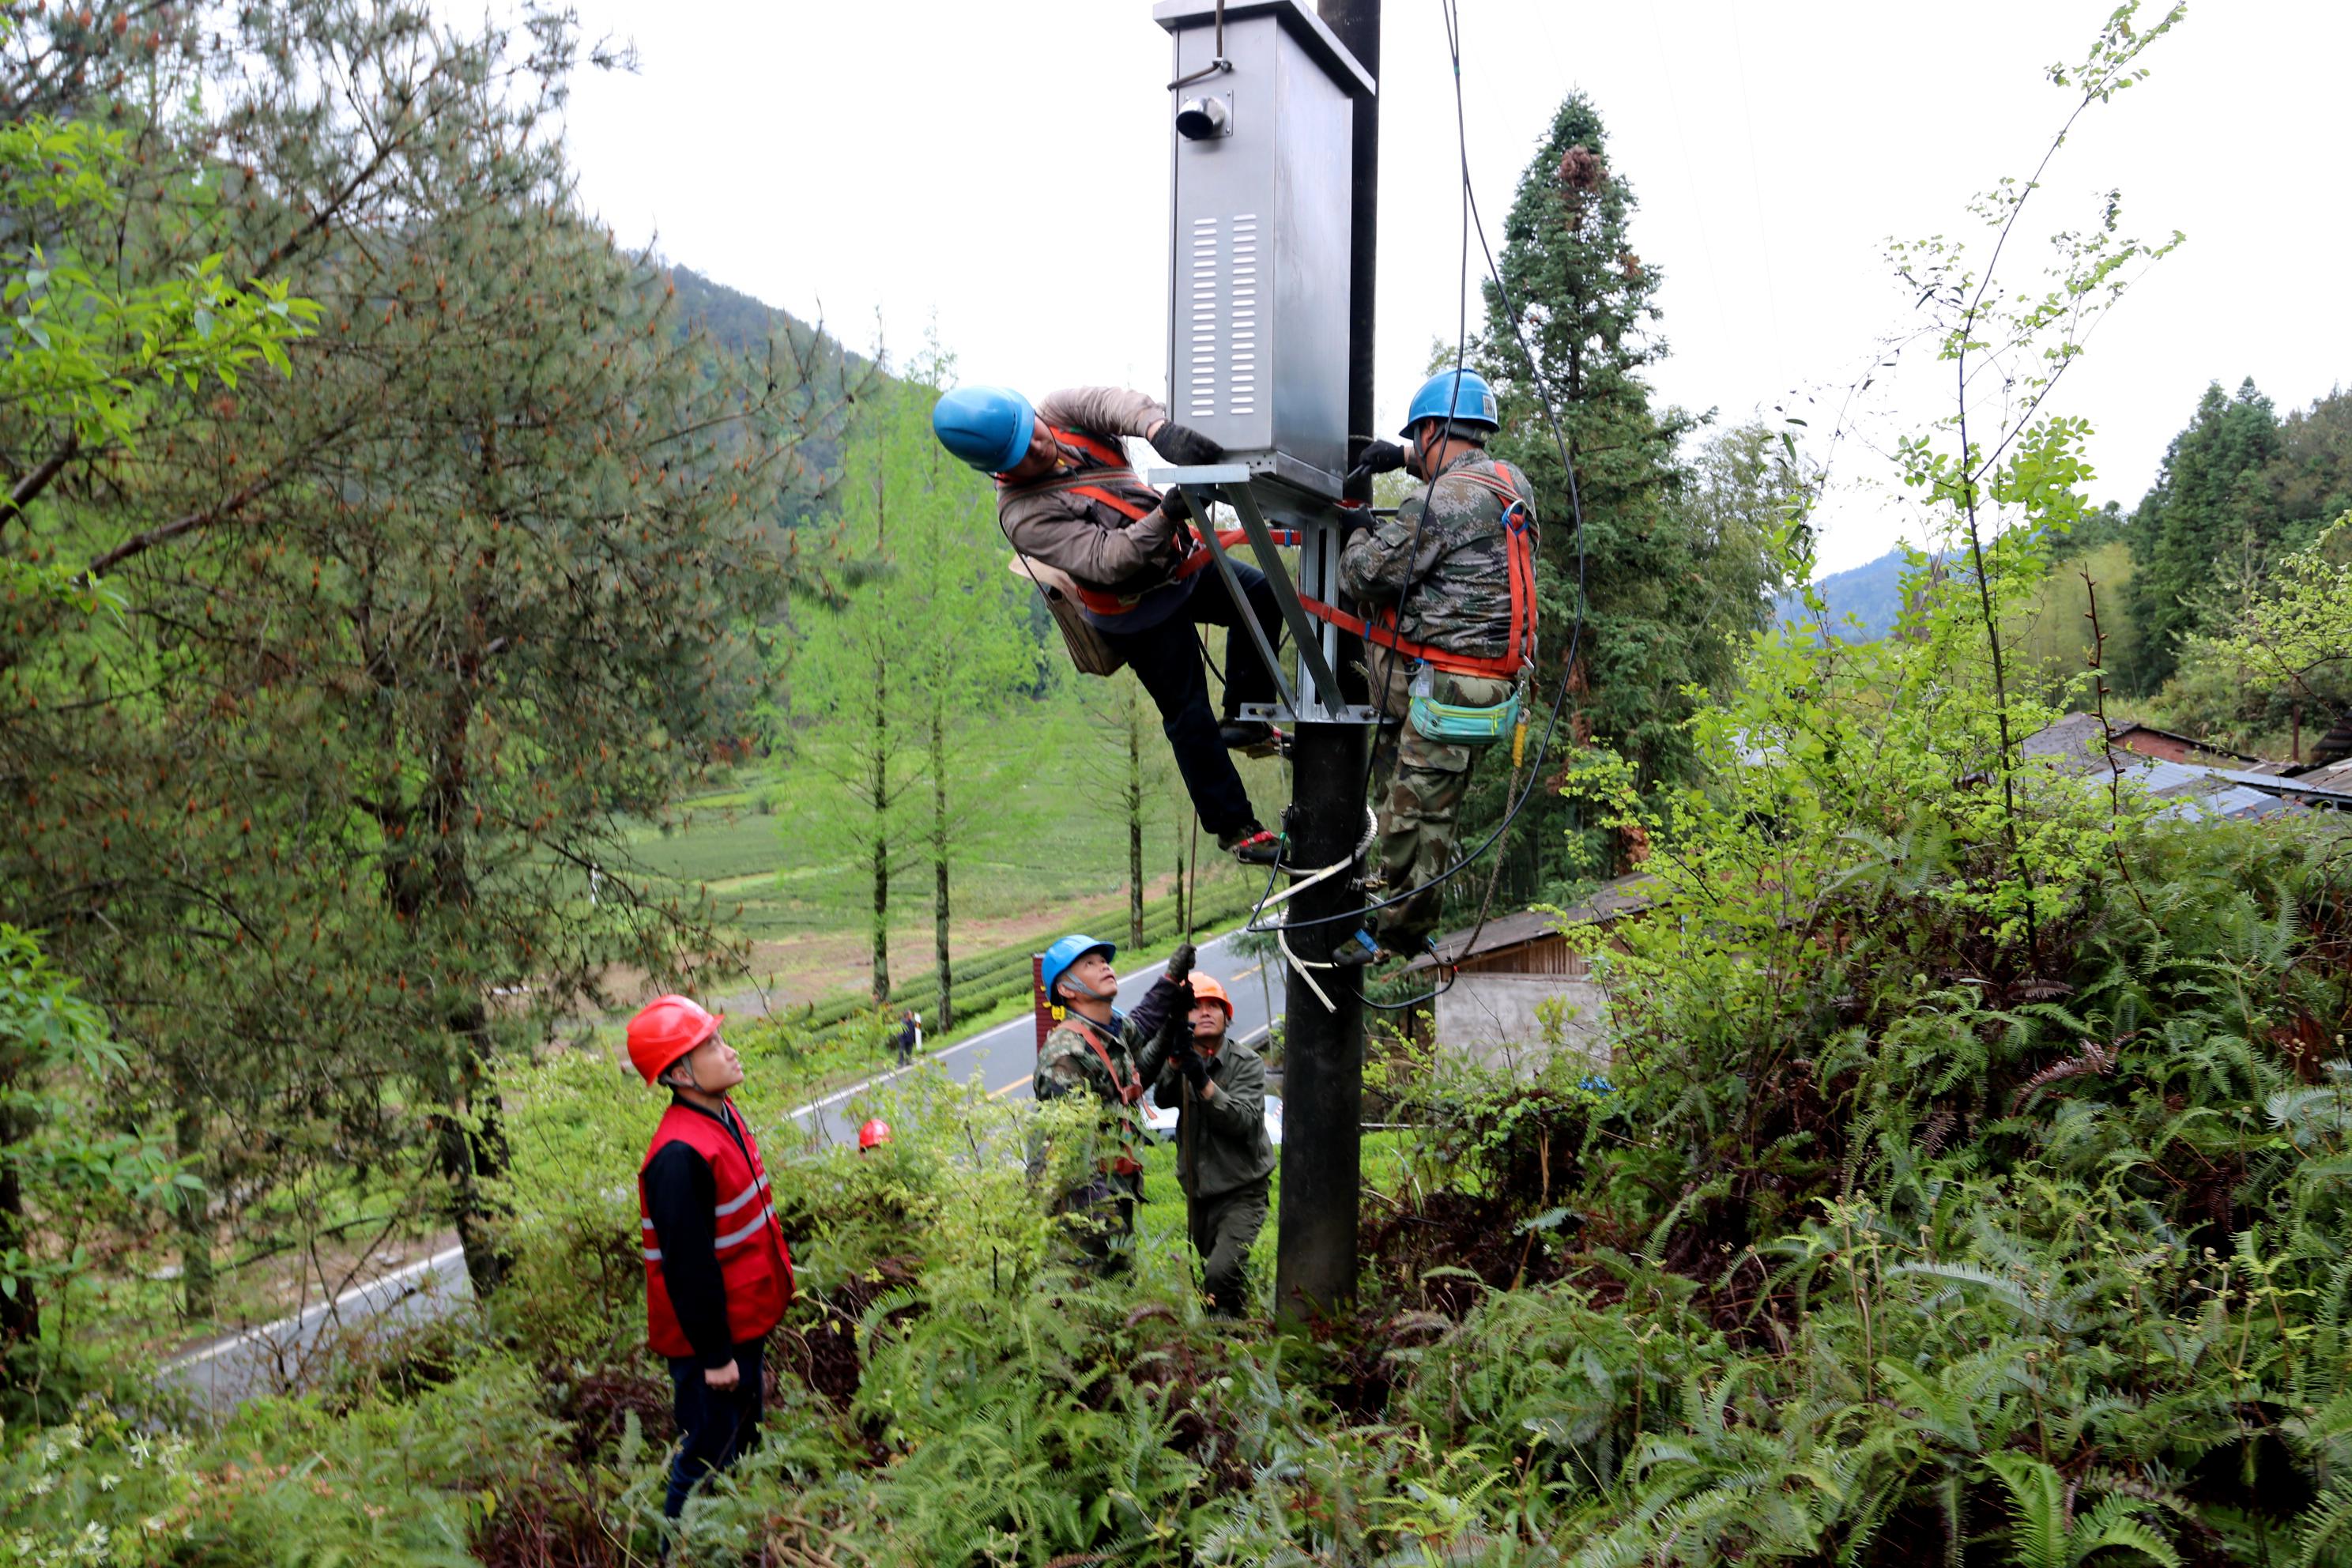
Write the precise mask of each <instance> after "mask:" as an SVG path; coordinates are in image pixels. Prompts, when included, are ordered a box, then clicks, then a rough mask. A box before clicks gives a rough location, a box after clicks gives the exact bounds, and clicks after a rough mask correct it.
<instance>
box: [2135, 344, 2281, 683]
mask: <svg viewBox="0 0 2352 1568" xmlns="http://www.w3.org/2000/svg"><path fill="white" fill-rule="evenodd" d="M2281 448H2282V443H2281V441H2280V437H2279V426H2278V419H2277V416H2275V415H2274V414H2273V411H2272V408H2271V400H2270V399H2269V398H2267V397H2265V396H2263V395H2262V394H2261V393H2260V392H2259V391H2257V390H2255V387H2254V384H2253V382H2252V380H2248V381H2245V382H2242V383H2241V384H2239V387H2238V391H2237V395H2235V396H2234V397H2232V396H2228V395H2224V394H2223V393H2222V391H2221V384H2220V383H2219V382H2216V383H2213V384H2210V385H2209V386H2207V387H2206V389H2205V395H2203V396H2202V397H2200V399H2198V403H2197V413H2196V416H2195V417H2193V418H2192V419H2191V420H2190V421H2189V426H2188V427H2187V428H2186V429H2184V430H2182V431H2181V432H2180V434H2179V435H2178V436H2175V437H2173V438H2172V443H2171V445H2170V446H2169V447H2167V448H2166V449H2165V454H2164V466H2163V467H2162V468H2160V469H2158V472H2157V479H2156V484H2155V486H2154V488H2152V489H2150V490H2149V491H2148V492H2147V495H2146V496H2145V497H2144V498H2142V499H2141V500H2140V503H2139V507H2138V509H2137V510H2136V511H2135V512H2134V513H2133V514H2132V522H2131V529H2130V538H2131V543H2132V562H2133V568H2134V570H2133V572H2132V579H2131V584H2130V586H2129V588H2128V589H2127V590H2126V595H2127V603H2128V604H2129V605H2130V609H2131V616H2132V623H2133V625H2134V626H2137V628H2138V632H2139V637H2138V643H2137V658H2135V659H2134V661H2133V663H2132V665H2131V666H2130V668H2127V669H2125V670H2123V671H2121V672H2120V673H2121V675H2122V677H2123V683H2124V685H2125V686H2126V689H2130V690H2134V691H2153V690H2155V689H2157V688H2158V687H2160V686H2162V685H2163V684H2164V682H2165V680H2166V679H2167V678H2168V677H2169V676H2170V675H2171V674H2172V672H2173V670H2174V669H2175V668H2178V667H2179V661H2180V653H2181V646H2182V640H2183V639H2184V638H2185V637H2189V635H2190V634H2192V633H2194V632H2197V631H2200V630H2202V629H2204V628H2205V627H2206V626H2209V625H2211V624H2213V623H2214V620H2215V617H2216V614H2217V611H2216V608H2215V607H2213V606H2210V605H2206V604H2205V603H2203V602H2202V597H2203V595H2206V593H2207V591H2208V590H2209V589H2210V586H2211V584H2212V583H2213V573H2214V566H2215V563H2217V562H2220V561H2222V560H2224V559H2225V558H2231V557H2235V558H2237V560H2238V561H2239V563H2240V566H2241V571H2240V573H2239V575H2240V576H2242V577H2245V576H2249V575H2250V574H2251V575H2252V576H2253V577H2257V578H2258V577H2259V574H2260V562H2261V560H2262V558H2263V557H2264V556H2266V555H2267V554H2268V552H2270V550H2271V549H2272V548H2273V546H2275V545H2276V544H2277V543H2278V542H2279V539H2280V532H2281V523H2282V519H2281V516H2280V513H2279V510H2278V507H2277V504H2276V502H2275V500H2274V499H2273V496H2272V494H2271V486H2270V484H2269V481H2268V478H2267V476H2266V474H2265V468H2267V466H2268V465H2269V464H2270V463H2271V462H2272V461H2273V460H2274V459H2275V458H2277V457H2278V456H2279V455H2280V451H2281Z"/></svg>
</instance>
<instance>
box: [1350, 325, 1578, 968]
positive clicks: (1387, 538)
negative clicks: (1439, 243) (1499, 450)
mask: <svg viewBox="0 0 2352 1568" xmlns="http://www.w3.org/2000/svg"><path fill="white" fill-rule="evenodd" d="M1457 374H1458V375H1459V378H1460V390H1459V392H1458V394H1457V393H1455V389H1454V383H1455V378H1456V376H1457ZM1449 395H1451V396H1449ZM1449 403H1450V404H1451V413H1450V416H1449V413H1448V405H1449ZM1497 428H1499V426H1498V424H1497V422H1496V412H1495V395H1494V394H1493V392H1491V391H1490V390H1488V388H1487V386H1486V382H1485V381H1484V380H1482V379H1481V378H1480V377H1479V376H1478V375H1477V374H1476V373H1475V372H1470V371H1463V372H1459V373H1457V372H1454V371H1446V372H1443V373H1441V374H1438V375H1436V376H1433V377H1432V378H1431V379H1430V381H1429V382H1428V383H1427V384H1424V385H1423V388H1422V390H1421V392H1420V393H1419V394H1418V395H1415V397H1414V398H1413V402H1412V414H1411V417H1410V418H1409V419H1408V420H1407V422H1406V425H1405V427H1404V430H1403V432H1402V434H1403V435H1404V436H1405V437H1406V439H1407V441H1408V442H1409V443H1410V445H1409V446H1406V447H1398V446H1395V445H1393V444H1391V443H1390V442H1386V441H1378V442H1374V443H1373V444H1372V446H1371V447H1370V448H1369V449H1367V451H1366V452H1365V454H1364V458H1363V466H1364V468H1369V469H1370V471H1372V472H1381V471H1385V470H1388V469H1393V468H1405V469H1407V470H1408V471H1410V472H1411V473H1412V475H1413V477H1415V478H1416V479H1421V480H1422V481H1423V484H1422V488H1421V489H1417V490H1415V491H1413V492H1412V495H1410V496H1408V497H1407V498H1406V499H1405V500H1404V501H1403V503H1402V505H1400V506H1399V507H1398V508H1397V511H1396V515H1395V516H1393V517H1391V518H1388V519H1387V520H1385V521H1381V522H1380V524H1379V525H1378V526H1377V527H1367V528H1364V529H1362V530H1361V531H1358V532H1357V533H1355V534H1354V536H1353V537H1352V538H1350V539H1349V542H1348V545H1347V548H1346V549H1345V550H1344V551H1343V552H1341V553H1340V556H1339V586H1340V589H1341V591H1342V592H1344V593H1345V594H1347V595H1349V597H1350V598H1351V599H1353V600H1354V601H1355V602H1356V604H1357V605H1358V606H1359V607H1360V608H1362V609H1365V610H1366V611H1368V612H1371V613H1375V614H1376V613H1378V612H1381V611H1385V612H1386V613H1387V615H1386V617H1385V618H1392V620H1393V622H1394V630H1395V635H1396V637H1398V638H1399V639H1400V640H1408V641H1411V642H1412V643H1415V644H1420V645H1424V647H1425V649H1426V651H1427V657H1426V658H1420V657H1414V656H1412V655H1410V654H1407V653H1405V652H1403V651H1402V650H1401V649H1399V648H1396V647H1384V646H1381V644H1380V643H1379V642H1378V641H1373V640H1368V641H1367V643H1366V645H1365V650H1364V651H1365V658H1366V666H1367V669H1368V673H1369V675H1370V679H1371V685H1372V690H1373V693H1374V696H1375V699H1376V700H1378V701H1379V703H1380V704H1381V712H1382V714H1383V719H1382V722H1381V734H1380V741H1379V743H1378V746H1377V748H1376V751H1375V753H1374V763H1375V772H1376V773H1378V774H1381V775H1384V776H1385V777H1386V778H1387V780H1388V787H1387V794H1386V797H1385V799H1384V800H1383V802H1382V804H1381V810H1380V847H1379V864H1378V868H1377V869H1378V872H1379V875H1378V876H1377V877H1376V878H1375V879H1373V881H1374V886H1375V887H1376V888H1377V889H1380V890H1381V896H1382V897H1386V898H1395V897H1396V896H1397V895H1399V894H1405V895H1406V896H1405V897H1404V898H1403V899H1402V900H1401V901H1399V902H1397V903H1394V904H1391V905H1389V906H1388V907H1387V908H1385V909H1382V910H1379V911H1378V912H1376V913H1375V914H1374V915H1373V916H1372V917H1371V921H1370V923H1369V924H1368V925H1367V927H1366V929H1365V931H1363V932H1362V933H1361V934H1360V936H1358V937H1357V938H1355V939H1352V940H1350V941H1348V942H1342V943H1340V944H1339V948H1338V949H1337V950H1336V951H1335V952H1333V955H1332V956H1333V957H1334V958H1335V959H1338V960H1339V961H1340V962H1342V963H1366V962H1370V960H1371V959H1373V958H1375V957H1379V956H1385V955H1387V954H1398V955H1405V954H1412V953H1418V952H1422V951H1423V949H1424V948H1425V947H1426V946H1427V943H1428V938H1429V935H1430V933H1431V931H1433V930H1434V929H1435V928H1436V924H1437V917H1438V910H1439V905H1440V903H1441V900H1442V898H1443V894H1444V889H1443V888H1442V887H1438V886H1434V885H1433V884H1434V883H1435V881H1436V879H1437V878H1439V877H1440V876H1443V875H1444V873H1445V872H1446V871H1447V870H1448V869H1450V868H1452V866H1453V865H1454V859H1455V857H1456V855H1457V854H1458V852H1459V846H1458V845H1457V844H1456V842H1455V837H1454V819H1455V816H1456V815H1457V814H1458V813H1459V812H1460V810H1461V807H1462V799H1463V796H1464V795H1466V794H1467V793H1468V792H1469V788H1470V769H1471V764H1472V763H1473V762H1475V759H1476V753H1477V750H1478V748H1477V746H1475V744H1472V743H1467V742H1454V741H1445V740H1440V739H1433V738H1432V737H1430V736H1428V735H1424V734H1423V733H1422V732H1421V731H1419V730H1417V729H1416V728H1415V727H1414V726H1413V724H1412V721H1411V719H1410V717H1409V710H1410V702H1411V693H1410V689H1411V686H1412V681H1413V680H1414V679H1415V678H1416V677H1417V676H1423V675H1425V676H1426V677H1427V680H1428V685H1429V695H1430V696H1431V697H1432V698H1433V700H1436V701H1438V702H1442V703H1447V704H1452V705H1454V706H1456V707H1461V708H1492V707H1496V706H1497V705H1499V704H1501V703H1504V702H1506V701H1507V700H1509V698H1510V696H1511V693H1512V691H1513V690H1514V689H1515V688H1516V686H1517V675H1516V673H1515V672H1514V673H1510V674H1505V673H1501V670H1502V668H1506V667H1516V666H1517V664H1519V663H1520V661H1521V659H1522V657H1523V655H1524V653H1525V652H1526V651H1527V650H1528V649H1529V648H1531V647H1532V642H1531V641H1526V642H1525V646H1524V647H1522V648H1514V647H1513V646H1512V639H1513V636H1514V632H1515V630H1517V631H1518V632H1520V633H1521V634H1522V637H1523V638H1526V637H1531V631H1530V629H1529V628H1530V627H1531V624H1532V616H1533V614H1534V607H1533V605H1532V604H1531V603H1522V604H1521V605H1519V606H1518V610H1519V615H1518V616H1514V614H1513V604H1512V585H1511V576H1512V573H1511V543H1510V535H1509V532H1508V530H1507V525H1506V513H1507V511H1508V510H1510V508H1511V505H1512V503H1513V500H1517V501H1519V502H1521V503H1524V504H1526V505H1527V506H1528V507H1529V508H1530V509H1532V506H1533V501H1534V492H1533V489H1532V488H1531V487H1530V486H1529V485H1528V480H1527V476H1525V475H1524V474H1522V473H1520V472H1519V470H1518V469H1517V468H1515V467H1513V466H1512V465H1511V464H1509V463H1507V462H1503V461H1501V460H1500V459H1498V458H1494V457H1491V456H1489V455H1488V454H1487V452H1486V437H1487V435H1488V434H1489V433H1490V432H1492V431H1494V430H1496V429H1497ZM1523 623H1524V624H1523ZM1449 655H1451V656H1455V657H1454V658H1447V657H1446V656H1449ZM1457 662H1458V663H1459V664H1461V665H1465V666H1474V667H1475V666H1479V665H1484V666H1486V667H1488V668H1487V669H1486V671H1485V672H1481V673H1472V672H1470V671H1469V670H1467V669H1464V668H1454V669H1447V668H1444V665H1445V664H1448V663H1457ZM1415 889H1419V890H1417V891H1416V890H1415Z"/></svg>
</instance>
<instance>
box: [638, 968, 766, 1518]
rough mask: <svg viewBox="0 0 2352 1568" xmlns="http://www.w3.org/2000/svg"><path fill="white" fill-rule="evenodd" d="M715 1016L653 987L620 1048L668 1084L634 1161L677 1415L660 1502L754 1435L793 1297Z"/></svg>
mask: <svg viewBox="0 0 2352 1568" xmlns="http://www.w3.org/2000/svg"><path fill="white" fill-rule="evenodd" d="M723 1021H724V1020H723V1019H721V1018H719V1017H717V1016H713V1015H711V1014H710V1013H708V1012H706V1011H704V1010H703V1008H701V1007H700V1006H699V1005H697V1004H695V1003H694V1002H692V1001H689V1000H688V999H687V998H686V997H684V996H657V997H656V998H654V1000H653V1001H651V1002H649V1003H647V1004H646V1005H645V1007H644V1008H643V1009H642V1010H641V1011H639V1013H638V1014H637V1016H635V1017H634V1018H632V1019H630V1020H629V1059H630V1061H631V1062H633V1063H634V1064H635V1066H636V1068H637V1070H638V1071H639V1072H640V1073H642V1074H644V1075H645V1079H646V1084H648V1085H654V1084H659V1085H661V1086H662V1087H663V1088H665V1089H668V1090H669V1091H670V1102H669V1109H668V1110H666V1111H664V1112H663V1113H662V1119H661V1122H660V1125H658V1126H656V1128H655V1129H654V1136H653V1142H651V1143H650V1144H648V1145H647V1146H646V1158H645V1163H644V1164H643V1165H642V1166H641V1167H640V1168H639V1170H638V1172H637V1204H638V1209H639V1228H640V1230H641V1232H642V1235H643V1243H644V1248H645V1255H646V1322H647V1333H646V1338H647V1339H648V1340H649V1341H650V1342H652V1344H653V1348H654V1349H655V1351H656V1352H658V1353H660V1354H661V1355H663V1356H666V1357H667V1358H668V1361H669V1375H670V1384H671V1390H672V1393H673V1394H674V1395H675V1400H674V1408H675V1410H676V1412H677V1431H678V1449H677V1458H676V1459H675V1460H673V1461H672V1462H671V1465H670V1472H669V1491H668V1495H667V1497H665V1498H664V1499H663V1500H662V1512H663V1513H664V1514H665V1515H667V1517H668V1518H671V1519H676V1518H677V1516H678V1514H679V1513H680V1512H681V1511H682V1510H684V1509H685V1507H686V1499H687V1494H688V1492H690V1491H692V1490H693V1489H694V1487H695V1484H696V1483H697V1482H698V1481H699V1480H701V1479H702V1478H703V1477H704V1476H706V1475H709V1473H710V1472H711V1471H713V1470H718V1469H724V1468H726V1467H728V1466H729V1465H731V1464H733V1463H734V1462H735V1460H736V1458H738V1457H739V1456H740V1455H741V1454H743V1453H745V1452H747V1451H748V1450H749V1449H751V1447H753V1446H755V1445H756V1444H757V1443H758V1441H759V1436H760V1405H761V1374H762V1368H761V1352H763V1351H764V1350H765V1348H766V1345H767V1338H768V1335H769V1333H770V1332H771V1331H772V1330H773V1329H774V1328H775V1326H776V1325H777V1324H778V1323H780V1322H782V1321H783V1317H784V1309H785V1308H786V1307H787V1306H789V1305H790V1304H791V1302H792V1299H793V1255H792V1249H791V1248H790V1247H786V1246H785V1245H784V1233H783V1227H782V1226H781V1225H780V1224H778V1222H777V1220H776V1211H775V1209H774V1207H773V1206H772V1205H770V1203H769V1201H768V1173H767V1168H766V1167H765V1166H763V1165H762V1164H761V1163H760V1144H759V1141H758V1140H757V1139H755V1138H754V1137H752V1136H751V1128H750V1126H749V1125H747V1124H746V1123H745V1122H744V1121H743V1119H742V1117H741V1116H740V1115H738V1114H737V1113H736V1110H735V1107H734V1105H733V1103H732V1102H731V1101H730V1100H729V1099H728V1098H727V1097H728V1092H729V1091H730V1089H734V1088H735V1086H736V1085H738V1084H740V1083H741V1082H742V1081H743V1063H742V1060H741V1058H739V1057H737V1056H736V1054H735V1052H734V1049H733V1047H730V1046H729V1045H728V1044H727V1042H726V1041H724V1040H722V1039H721V1038H719V1025H720V1024H721V1023H722V1022H723Z"/></svg>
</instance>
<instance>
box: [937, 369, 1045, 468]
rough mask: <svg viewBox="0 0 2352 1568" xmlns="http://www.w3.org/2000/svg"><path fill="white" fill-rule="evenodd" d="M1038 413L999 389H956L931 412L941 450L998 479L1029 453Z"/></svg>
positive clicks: (1017, 396)
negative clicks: (1030, 439) (1031, 434)
mask: <svg viewBox="0 0 2352 1568" xmlns="http://www.w3.org/2000/svg"><path fill="white" fill-rule="evenodd" d="M1036 427H1037V411H1036V410H1035V409H1034V408H1032V407H1030V406H1029V400H1028V399H1027V398H1025V397H1024V396H1022V395H1020V394H1019V393H1017V392H1014V391H1012V390H1010V389H1009V388H1006V387H1002V386H959V387H956V388H955V389H953V390H952V391H950V393H948V395H946V396H944V397H942V398H940V400H939V402H938V403H937V404H935V405H932V408H931V433H932V434H933V435H935V436H937V437H939V438H940V446H942V447H946V448H947V449H948V450H949V451H950V452H953V453H954V454H955V455H956V456H957V457H959V458H962V459H963V460H964V461H965V462H967V463H970V464H971V466H972V467H973V468H978V469H979V470H980V471H981V472H982V473H983V474H1001V473H1003V471H1004V470H1005V469H1007V468H1011V467H1013V464H1015V463H1017V462H1019V461H1020V460H1021V459H1022V458H1023V457H1024V456H1025V455H1026V454H1027V452H1028V450H1029V434H1030V432H1031V431H1033V430H1034V429H1035V428H1036Z"/></svg>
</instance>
